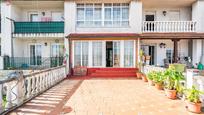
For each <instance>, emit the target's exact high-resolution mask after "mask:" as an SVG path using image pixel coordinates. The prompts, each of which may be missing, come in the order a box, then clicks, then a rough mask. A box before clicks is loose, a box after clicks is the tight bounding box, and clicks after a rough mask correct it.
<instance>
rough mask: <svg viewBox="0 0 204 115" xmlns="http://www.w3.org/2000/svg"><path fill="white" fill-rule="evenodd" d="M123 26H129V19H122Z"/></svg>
mask: <svg viewBox="0 0 204 115" xmlns="http://www.w3.org/2000/svg"><path fill="white" fill-rule="evenodd" d="M121 26H122V27H127V26H129V21H122V22H121Z"/></svg>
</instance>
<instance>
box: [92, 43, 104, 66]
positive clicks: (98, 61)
mask: <svg viewBox="0 0 204 115" xmlns="http://www.w3.org/2000/svg"><path fill="white" fill-rule="evenodd" d="M92 50H93V57H92V59H93V66H102V42H93V48H92Z"/></svg>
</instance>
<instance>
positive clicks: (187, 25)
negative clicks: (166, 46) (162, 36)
mask: <svg viewBox="0 0 204 115" xmlns="http://www.w3.org/2000/svg"><path fill="white" fill-rule="evenodd" d="M195 31H196V22H194V21H144V22H143V32H144V33H148V32H150V33H153V32H155V33H156V32H158V33H159V32H161V33H171V32H195Z"/></svg>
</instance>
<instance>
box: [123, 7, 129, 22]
mask: <svg viewBox="0 0 204 115" xmlns="http://www.w3.org/2000/svg"><path fill="white" fill-rule="evenodd" d="M128 19H129V8H123V9H122V20H128Z"/></svg>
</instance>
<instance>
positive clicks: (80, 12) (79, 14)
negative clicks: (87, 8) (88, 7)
mask: <svg viewBox="0 0 204 115" xmlns="http://www.w3.org/2000/svg"><path fill="white" fill-rule="evenodd" d="M77 20H84V8H77Z"/></svg>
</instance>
